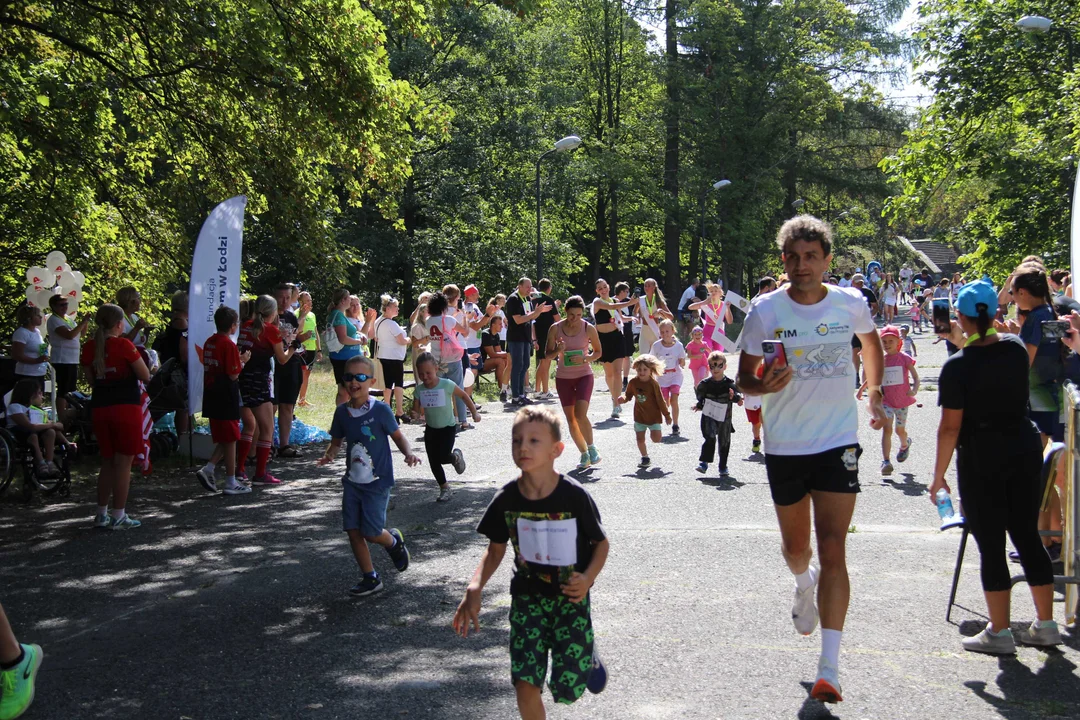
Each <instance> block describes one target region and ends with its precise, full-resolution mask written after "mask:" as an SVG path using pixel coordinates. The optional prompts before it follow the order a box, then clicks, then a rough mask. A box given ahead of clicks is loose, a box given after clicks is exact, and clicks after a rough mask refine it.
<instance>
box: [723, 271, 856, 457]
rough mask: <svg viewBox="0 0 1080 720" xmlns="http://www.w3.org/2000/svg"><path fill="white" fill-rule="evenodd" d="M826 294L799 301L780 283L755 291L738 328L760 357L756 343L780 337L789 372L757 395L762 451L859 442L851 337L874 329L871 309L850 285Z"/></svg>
mask: <svg viewBox="0 0 1080 720" xmlns="http://www.w3.org/2000/svg"><path fill="white" fill-rule="evenodd" d="M825 288H826V289H827V290H828V293H827V294H826V296H825V298H824V299H823V300H822V301H821V302H819V303H816V304H814V305H799V304H798V303H796V302H794V301H793V300H792V299H791V298H790V297H789V296H788V293H787V290H786V289H782V290H775V291H773V292H771V293H768V294H767V295H763V296H761V297H760V298H759V299H758V300H757V301H756V302H755V303H754V304H753V306H752V307H751V308H750V314H749V315H747V316H746V323H745V325H744V326H743V339H742V347H743V348H744V352H746V353H747V354H749V355H756V356H759V357H760V356H761V355H762V349H761V343H762V342H765V341H766V340H779V341H780V342H782V343H784V351H785V354H786V355H787V361H788V364H789V365H790V366H791V368H792V370H793V371H794V376H793V377H792V379H791V382H790V383H788V386H787V387H785V388H784V389H783V390H781V391H780V392H777V393H770V394H768V395H764V396H762V399H761V400H762V403H761V404H762V408H761V411H762V422H763V424H764V428H765V453H766V454H769V455H816V454H817V453H820V452H825V451H826V450H832V449H834V448H838V447H843V446H854V445H855V444H856V443H858V441H859V437H858V434H859V433H858V430H859V412H858V405H857V404H856V401H855V393H854V390H853V388H854V383H855V370H854V367H853V365H852V363H851V337H852V335H854V334H856V333H870V332H873V331H874V330H875V325H874V321H873V318H871V316H870V308H868V307H867V306H866V301H865V300H863V295H862V293H861V292H860V291H859V290H857V289H854V288H840V287H836V286H834V285H826V286H825Z"/></svg>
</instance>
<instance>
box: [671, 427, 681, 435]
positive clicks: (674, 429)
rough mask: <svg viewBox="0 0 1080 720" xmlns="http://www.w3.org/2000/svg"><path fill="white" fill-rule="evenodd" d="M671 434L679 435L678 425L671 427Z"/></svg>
mask: <svg viewBox="0 0 1080 720" xmlns="http://www.w3.org/2000/svg"><path fill="white" fill-rule="evenodd" d="M671 434H672V435H678V434H679V426H678V425H672V426H671Z"/></svg>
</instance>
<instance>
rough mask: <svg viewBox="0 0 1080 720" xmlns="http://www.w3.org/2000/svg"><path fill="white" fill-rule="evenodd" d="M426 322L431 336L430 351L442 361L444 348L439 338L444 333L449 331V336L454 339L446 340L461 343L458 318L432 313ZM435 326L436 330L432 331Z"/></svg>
mask: <svg viewBox="0 0 1080 720" xmlns="http://www.w3.org/2000/svg"><path fill="white" fill-rule="evenodd" d="M425 324H426V325H427V329H428V336H429V337H430V338H431V348H430V352H431V354H432V355H434V356H435V359H436V360H437V361H439V362H440V363H441V362H442V348H441V346H440V342H439V338H440V337H441V336H442V335H443V333H448V334H449V337H452V338H453V339H452V340H450V339H448V340H446V341H445V342H447V343H457V344H458V345H461V334H460V333H461V326H460V325H458V322H457V320H455V319H454V318H453V317H452V316H450V315H432V316H430V317H429V318H428V319H427V322H426V323H425ZM433 328H434V332H432V329H433ZM462 347H464V346H463V345H462ZM460 360H461V358H460V357H459V358H458V360H457V361H458V362H460Z"/></svg>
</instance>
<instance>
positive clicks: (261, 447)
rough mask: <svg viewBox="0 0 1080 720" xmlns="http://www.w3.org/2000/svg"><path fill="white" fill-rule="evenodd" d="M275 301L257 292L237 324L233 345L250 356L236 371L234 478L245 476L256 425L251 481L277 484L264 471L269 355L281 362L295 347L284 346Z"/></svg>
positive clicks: (270, 430)
mask: <svg viewBox="0 0 1080 720" xmlns="http://www.w3.org/2000/svg"><path fill="white" fill-rule="evenodd" d="M277 314H278V303H277V300H275V299H274V298H272V297H270V296H269V295H260V296H259V297H258V298H257V299H256V300H255V301H254V308H253V310H252V316H251V320H248V321H247V322H245V323H244V324H243V325H242V326H241V327H240V337H239V338H238V339H237V343H236V347H237V349H238V350H239V351H240V353H241V354H243V353H244V352H247V351H250V352H251V359H250V360H248V362H247V364H246V365H244V368H243V370H241V371H240V378H239V382H240V398H241V400H242V401H243V407H241V409H240V418H241V420H243V422H244V430H243V432H242V433H241V435H240V441H239V442H238V443H237V445H236V478H237V480H241V479H246V478H247V474H246V473H245V472H244V463H245V462H246V461H247V455H248V451H249V450H250V449H251V444H252V436H253V435H254V434H255V428H256V426H257V427H258V429H259V439H258V442H256V443H255V463H256V465H255V477H254V478H252V481H251V482H252V483H253V484H255V485H280V484H281V481H280V480H278V479H277V478H276V477H274V476H273V475H271V474H269V473H268V472H267V471H266V464H267V462H269V460H270V446H271V441H272V440H273V437H274V406H273V405H271V404H270V359H271V358H273V360H274V362H276V363H277V364H278V365H282V366H284V365H285V364H286V363H287V362H289V360H290V359H291V358H292V356H293V353H295V352H296V350H295V348H293V347H292V346H290V347H289V348H288V349H286V348H285V347H284V343H283V341H282V338H281V331H280V330H278V327H277V325H275V324H274V321H275V320H277Z"/></svg>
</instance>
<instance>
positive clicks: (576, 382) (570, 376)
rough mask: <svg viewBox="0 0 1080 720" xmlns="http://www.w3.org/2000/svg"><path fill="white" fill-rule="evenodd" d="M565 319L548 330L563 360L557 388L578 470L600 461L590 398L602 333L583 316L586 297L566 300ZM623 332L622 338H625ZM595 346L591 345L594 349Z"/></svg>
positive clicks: (553, 350) (551, 349)
mask: <svg viewBox="0 0 1080 720" xmlns="http://www.w3.org/2000/svg"><path fill="white" fill-rule="evenodd" d="M563 313H564V315H565V318H566V319H565V320H562V321H560V322H557V323H555V324H554V325H552V326H551V330H550V331H548V340H547V353H548V356H549V357H552V356H554V357H556V358H557V359H558V361H559V364H558V367H557V368H556V369H555V391H556V392H557V393H558V394H559V404H560V405H562V409H563V414H564V415H566V426H567V428H569V430H570V437H572V438H573V439H574V444H575V445H577V448H578V451H579V452H581V462H580V463H578V470H584V469H585V468H587V467H589V466H590V465H596V464H597V463H599V462H600V453H599V452H597V450H596V446H595V445H593V431H592V424H591V423H590V422H589V401H590V400H591V399H592V391H593V371H592V363H594V362H595V361H597V360H599V359H600V355H601V353H602V350H601V347H600V335H599V333H597V332H596V328H595V327H593V326H592V325H590V324H589V323H587V322H585V321H584V320H582V315H584V314H585V301H584V300H582V299H581V296H580V295H574V296H573V297H571V298H569V299H567V301H566V302H565V303H564V304H563ZM621 337H622V336H621V335H620V339H621ZM590 348H591V349H590Z"/></svg>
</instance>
